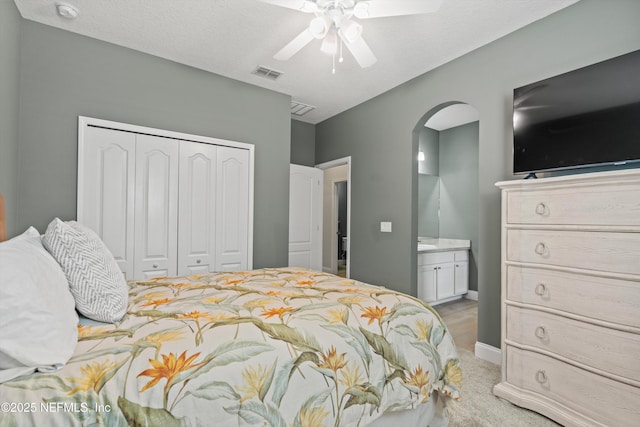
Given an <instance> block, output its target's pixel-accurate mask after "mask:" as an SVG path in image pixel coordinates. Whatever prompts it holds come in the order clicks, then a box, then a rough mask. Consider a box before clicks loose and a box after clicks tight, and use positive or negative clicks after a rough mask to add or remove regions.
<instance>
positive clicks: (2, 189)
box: [0, 1, 21, 236]
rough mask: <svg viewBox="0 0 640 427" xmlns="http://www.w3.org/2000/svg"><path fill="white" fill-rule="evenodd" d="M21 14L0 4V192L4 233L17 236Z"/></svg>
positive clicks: (12, 6)
mask: <svg viewBox="0 0 640 427" xmlns="http://www.w3.org/2000/svg"><path fill="white" fill-rule="evenodd" d="M20 20H21V18H20V14H19V13H18V9H17V8H16V5H15V3H14V2H13V1H0V28H1V29H2V30H1V31H2V34H1V35H0V76H2V77H1V78H0V193H1V194H2V195H3V196H4V198H5V202H6V206H7V234H8V235H9V236H13V235H15V234H17V233H18V229H17V228H16V212H17V208H16V206H17V199H16V192H17V176H16V174H17V169H16V164H17V163H18V105H19V98H18V82H19V81H20V79H19V68H18V61H19V58H20Z"/></svg>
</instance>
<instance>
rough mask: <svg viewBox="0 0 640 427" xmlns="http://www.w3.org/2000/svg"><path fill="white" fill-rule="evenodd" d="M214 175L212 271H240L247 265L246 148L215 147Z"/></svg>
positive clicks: (247, 155)
mask: <svg viewBox="0 0 640 427" xmlns="http://www.w3.org/2000/svg"><path fill="white" fill-rule="evenodd" d="M216 175H217V180H216V187H217V191H216V200H217V206H216V271H237V270H244V269H247V268H248V267H249V266H248V258H249V257H248V248H249V244H248V239H249V236H248V233H249V151H248V150H244V149H240V148H232V147H223V146H219V147H218V158H217V170H216Z"/></svg>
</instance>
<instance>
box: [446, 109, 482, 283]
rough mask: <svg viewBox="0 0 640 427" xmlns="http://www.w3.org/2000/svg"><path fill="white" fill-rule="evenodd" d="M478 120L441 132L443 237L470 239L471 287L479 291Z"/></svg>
mask: <svg viewBox="0 0 640 427" xmlns="http://www.w3.org/2000/svg"><path fill="white" fill-rule="evenodd" d="M478 134H479V127H478V122H475V123H469V124H466V125H462V126H457V127H455V128H451V129H447V130H443V131H441V132H440V237H444V238H447V239H465V240H471V257H470V259H469V289H471V290H474V291H477V290H478V266H477V262H476V260H477V259H478Z"/></svg>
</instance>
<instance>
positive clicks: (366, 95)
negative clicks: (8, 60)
mask: <svg viewBox="0 0 640 427" xmlns="http://www.w3.org/2000/svg"><path fill="white" fill-rule="evenodd" d="M61 1H62V0H61ZM372 1H375V0H372ZM577 1H578V0H444V2H443V4H442V7H441V8H440V9H439V10H438V11H437V12H435V13H431V14H423V15H411V16H396V17H387V18H377V19H369V20H366V21H361V23H362V25H363V34H362V36H363V38H364V39H365V41H366V42H367V43H368V44H369V46H370V47H371V49H372V50H373V52H374V54H375V55H376V57H377V58H378V61H377V62H376V63H375V64H374V65H373V66H371V67H369V68H366V69H362V68H360V67H359V66H358V65H357V63H355V61H354V59H353V57H351V56H350V54H349V53H348V52H345V60H344V62H343V63H341V64H337V67H336V74H335V75H333V74H331V68H332V65H331V62H332V59H331V56H328V55H326V54H324V53H322V52H320V41H318V40H314V41H313V42H311V43H310V44H309V45H308V46H306V47H305V48H304V49H302V50H301V51H300V52H298V53H297V54H296V55H295V56H293V58H291V59H290V60H288V61H278V60H276V59H273V55H274V54H275V53H276V52H277V51H279V50H280V49H281V48H282V47H283V46H284V45H286V44H287V43H288V42H289V41H290V40H291V39H293V38H294V37H295V36H297V35H298V34H299V33H300V32H301V31H302V30H304V28H305V27H307V25H308V23H309V20H310V16H311V15H308V14H305V13H301V12H297V11H294V10H290V9H287V8H282V7H278V6H273V5H270V4H266V3H262V2H260V1H258V0H100V1H96V0H68V1H67V0H65V1H64V2H65V3H68V4H71V5H73V6H75V7H76V8H77V9H78V11H79V12H80V15H79V16H78V18H77V19H74V20H69V19H65V18H63V17H61V16H59V15H58V14H57V13H56V7H55V4H56V1H54V0H15V2H16V5H17V6H18V9H19V11H20V13H21V15H22V16H23V18H25V19H29V20H33V21H36V22H40V23H43V24H46V25H51V26H54V27H58V28H62V29H65V30H68V31H72V32H75V33H79V34H83V35H86V36H89V37H93V38H96V39H100V40H104V41H107V42H111V43H114V44H117V45H121V46H125V47H128V48H131V49H135V50H138V51H141V52H146V53H149V54H152V55H156V56H159V57H162V58H166V59H170V60H173V61H176V62H180V63H183V64H186V65H189V66H192V67H196V68H200V69H203V70H207V71H211V72H213V73H216V74H220V75H223V76H226V77H230V78H233V79H236V80H240V81H243V82H247V83H251V84H254V85H257V86H261V87H264V88H267V89H271V90H274V91H277V92H281V93H285V94H288V95H291V97H292V99H293V100H294V101H298V102H301V103H304V104H309V105H311V106H314V107H315V109H313V110H312V111H310V112H309V113H307V114H305V115H304V116H303V117H301V118H300V120H303V121H306V122H309V123H318V122H320V121H322V120H325V119H327V118H329V117H331V116H334V115H336V114H338V113H340V112H342V111H345V110H347V109H349V108H351V107H353V106H355V105H358V104H360V103H362V102H364V101H366V100H368V99H371V98H373V97H374V96H376V95H379V94H381V93H383V92H386V91H387V90H389V89H391V88H393V87H395V86H397V85H399V84H401V83H404V82H406V81H408V80H410V79H412V78H414V77H416V76H419V75H420V74H423V73H425V72H427V71H429V70H431V69H433V68H436V67H438V66H440V65H442V64H444V63H446V62H448V61H451V60H452V59H455V58H457V57H459V56H462V55H464V54H465V53H468V52H470V51H472V50H474V49H476V48H478V47H480V46H483V45H485V44H487V43H489V42H491V41H493V40H496V39H498V38H500V37H502V36H504V35H506V34H508V33H510V32H513V31H515V30H517V29H518V28H521V27H523V26H525V25H527V24H529V23H531V22H534V21H536V20H539V19H541V18H543V17H545V16H547V15H549V14H552V13H554V12H556V11H558V10H560V9H563V8H565V7H567V6H569V5H571V4H573V3H576V2H577ZM257 66H264V67H268V68H272V69H275V70H277V71H280V72H282V75H281V76H280V78H279V79H278V80H275V81H272V80H268V79H265V78H263V77H259V76H256V75H254V74H251V72H252V71H253V70H254V69H255V68H256V67H257Z"/></svg>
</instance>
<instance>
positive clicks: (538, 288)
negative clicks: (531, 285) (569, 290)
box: [534, 283, 547, 296]
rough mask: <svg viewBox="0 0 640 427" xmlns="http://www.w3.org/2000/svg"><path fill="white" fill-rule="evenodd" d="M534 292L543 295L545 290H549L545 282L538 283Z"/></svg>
mask: <svg viewBox="0 0 640 427" xmlns="http://www.w3.org/2000/svg"><path fill="white" fill-rule="evenodd" d="M534 292H535V293H536V295H540V296H543V295H544V294H545V292H547V287H546V286H545V284H544V283H538V284H537V285H536V289H535V291H534Z"/></svg>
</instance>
